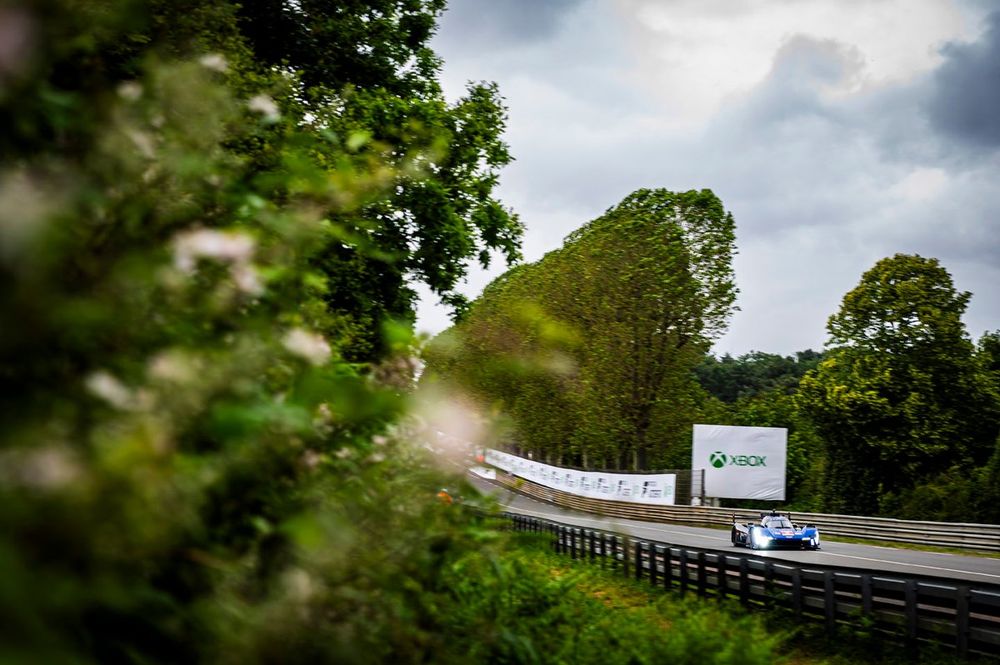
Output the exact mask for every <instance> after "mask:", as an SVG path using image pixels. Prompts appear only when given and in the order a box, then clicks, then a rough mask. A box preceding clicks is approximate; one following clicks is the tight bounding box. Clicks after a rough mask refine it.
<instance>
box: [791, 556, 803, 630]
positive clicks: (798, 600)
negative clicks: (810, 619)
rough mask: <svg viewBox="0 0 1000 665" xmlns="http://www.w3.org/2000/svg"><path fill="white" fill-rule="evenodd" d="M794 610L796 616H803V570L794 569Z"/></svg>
mask: <svg viewBox="0 0 1000 665" xmlns="http://www.w3.org/2000/svg"><path fill="white" fill-rule="evenodd" d="M792 612H794V613H795V617H796V618H800V617H801V616H802V571H801V570H799V569H798V568H793V569H792Z"/></svg>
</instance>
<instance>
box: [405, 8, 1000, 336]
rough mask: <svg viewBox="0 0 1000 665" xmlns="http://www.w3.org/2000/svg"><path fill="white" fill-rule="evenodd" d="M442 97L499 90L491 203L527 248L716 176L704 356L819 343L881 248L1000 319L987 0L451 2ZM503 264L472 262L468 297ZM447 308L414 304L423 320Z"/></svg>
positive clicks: (996, 60) (994, 102) (989, 326)
mask: <svg viewBox="0 0 1000 665" xmlns="http://www.w3.org/2000/svg"><path fill="white" fill-rule="evenodd" d="M450 4H451V7H450V9H449V10H448V12H447V13H446V14H445V16H444V18H443V20H442V22H441V26H440V30H439V33H438V35H437V37H436V39H435V42H434V46H435V49H436V50H437V51H438V53H439V54H440V55H441V56H442V57H443V58H444V61H445V66H444V70H443V82H444V85H445V90H446V93H447V94H448V95H449V97H451V98H456V97H458V96H459V95H461V93H462V91H463V89H464V86H465V82H466V81H469V80H491V81H496V82H497V83H498V84H499V85H500V90H501V92H502V94H503V95H504V97H505V98H506V101H507V104H508V106H509V110H510V121H509V126H508V131H507V135H506V138H507V141H508V142H509V143H510V146H511V149H512V152H513V154H514V156H515V158H516V160H517V161H516V162H514V163H513V164H512V165H510V166H509V167H507V169H505V171H504V173H503V177H502V185H501V188H500V192H499V193H500V197H501V198H502V199H503V200H504V201H505V203H507V204H508V205H510V206H512V207H513V208H514V209H515V211H516V212H517V213H518V214H520V216H521V219H522V221H523V222H524V224H525V226H526V233H525V238H524V254H525V258H526V260H528V261H534V260H537V259H539V258H540V257H541V256H542V255H543V254H544V253H545V252H547V251H550V250H552V249H555V248H557V247H558V246H559V245H560V244H561V243H562V240H563V238H564V237H565V236H566V235H567V234H568V233H569V232H570V231H572V230H574V229H575V228H577V227H579V226H580V225H582V224H583V223H585V222H587V221H589V220H591V219H593V218H595V217H597V216H599V215H600V214H601V213H602V212H603V211H604V210H605V209H607V208H608V207H610V206H612V205H614V204H615V203H617V202H618V201H620V200H621V199H622V198H623V197H624V196H625V195H627V194H628V193H629V192H631V191H633V190H635V189H638V188H640V187H665V188H667V189H672V190H687V189H694V188H698V189H700V188H710V189H712V190H713V191H714V192H715V193H716V194H717V195H718V196H719V197H720V198H721V199H722V200H723V202H724V203H725V205H726V207H727V208H728V209H729V210H730V211H732V213H733V216H734V217H735V219H736V224H737V245H738V248H739V255H738V257H737V259H736V264H735V267H736V277H737V282H738V285H739V288H740V291H741V293H740V297H739V306H740V308H741V311H739V312H738V313H737V314H736V315H735V316H734V317H733V320H732V323H731V325H730V328H729V332H728V333H727V334H726V335H725V336H724V337H722V338H721V339H720V340H719V341H718V342H717V344H716V346H715V349H716V351H717V352H719V353H724V352H729V353H733V354H742V353H746V352H748V351H751V350H760V351H768V352H772V353H782V354H791V353H793V352H795V351H798V350H802V349H805V348H814V349H818V348H820V347H822V346H823V344H824V342H825V340H826V333H825V325H826V319H827V317H828V316H830V314H832V313H834V312H835V311H836V310H837V309H838V307H839V304H840V300H841V298H842V297H843V295H844V293H845V292H847V291H848V290H849V289H851V288H853V287H854V286H855V285H856V284H857V283H858V281H859V279H860V277H861V274H862V273H863V272H864V271H865V270H867V269H868V268H870V267H871V266H872V265H873V264H874V263H875V261H877V260H878V259H880V258H882V257H885V256H890V255H892V254H894V253H897V252H904V253H919V254H921V255H924V256H933V257H936V258H938V259H940V260H941V262H942V263H943V264H944V266H945V267H946V268H947V269H948V270H949V271H950V272H951V274H952V276H953V277H954V279H955V282H956V285H957V287H958V288H959V289H962V290H967V291H971V292H972V293H973V298H972V301H971V303H970V306H969V309H968V312H967V314H966V317H965V321H966V324H967V326H968V328H969V332H970V333H971V335H972V336H973V337H974V338H978V336H979V335H980V334H981V333H982V332H983V331H985V330H995V329H998V328H1000V2H996V1H995V0H451V3H450ZM500 272H502V268H501V267H499V266H498V267H497V268H496V269H495V270H492V271H488V272H482V271H478V272H476V273H475V274H473V275H471V276H470V278H469V280H468V283H467V285H466V288H465V289H464V290H465V292H466V293H468V294H469V295H471V296H475V295H477V294H478V293H479V292H480V291H481V289H482V287H483V286H484V285H485V284H486V283H488V282H489V281H490V279H492V278H493V277H495V276H497V275H498V274H499V273H500ZM447 325H448V320H447V315H446V312H445V310H444V309H443V308H442V307H440V306H435V305H434V304H433V299H432V298H427V297H425V298H424V301H423V303H422V305H421V307H420V311H419V320H418V327H419V328H420V329H423V330H427V331H430V332H438V331H440V330H442V329H444V328H445V327H447Z"/></svg>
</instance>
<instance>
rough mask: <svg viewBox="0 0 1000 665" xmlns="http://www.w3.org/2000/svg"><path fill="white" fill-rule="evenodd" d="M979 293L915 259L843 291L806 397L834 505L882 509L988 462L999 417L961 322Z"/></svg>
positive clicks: (885, 263) (884, 265) (891, 264)
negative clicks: (926, 483) (917, 488)
mask: <svg viewBox="0 0 1000 665" xmlns="http://www.w3.org/2000/svg"><path fill="white" fill-rule="evenodd" d="M969 297H970V294H968V293H964V292H958V291H956V290H955V287H954V285H953V283H952V279H951V275H949V274H948V272H947V270H945V269H944V268H943V267H942V266H941V265H940V263H939V262H938V261H937V260H936V259H928V258H924V257H921V256H913V255H904V254H897V255H895V256H893V257H890V258H886V259H882V260H881V261H879V262H878V263H876V264H875V266H874V267H873V268H872V269H871V270H869V271H867V272H866V273H865V274H864V275H863V276H862V278H861V282H860V283H859V284H858V286H857V287H856V288H854V289H852V290H851V291H850V292H848V293H847V294H846V295H845V296H844V300H843V303H842V304H841V308H840V310H839V311H838V312H837V313H836V314H834V315H833V316H831V317H830V321H829V324H828V330H829V332H830V342H831V348H830V350H829V351H828V355H827V357H826V358H825V359H824V360H823V361H822V362H821V363H820V365H819V367H818V368H817V369H816V370H814V371H812V372H810V373H809V374H807V375H806V376H805V378H804V379H803V380H802V388H801V391H800V405H801V407H802V408H803V409H805V410H806V411H807V413H808V414H809V416H810V417H811V419H812V420H813V421H814V422H815V424H816V427H817V429H818V431H819V433H820V435H821V437H822V439H823V440H824V441H825V443H826V458H827V476H828V477H827V480H826V486H827V488H828V491H829V492H830V498H829V501H828V506H829V507H831V508H833V509H835V510H844V511H848V512H859V513H868V514H875V513H877V512H879V510H880V508H885V507H887V506H888V505H889V504H891V502H892V501H893V497H895V496H897V495H898V494H899V493H900V492H901V491H904V490H907V489H909V488H911V487H913V486H914V485H915V484H917V483H919V482H921V481H922V480H926V479H929V478H931V477H933V476H934V475H936V474H940V473H943V472H945V471H946V470H948V469H949V468H952V467H954V468H957V469H965V470H969V469H972V468H974V467H976V466H981V465H983V464H985V462H986V459H987V458H988V457H989V455H990V453H991V451H992V447H993V441H994V439H995V436H996V426H997V422H998V421H997V419H996V417H995V406H994V403H993V400H991V399H990V396H989V394H988V393H987V392H986V391H984V388H983V383H982V381H981V374H980V373H979V372H978V370H977V367H976V362H975V356H974V347H973V345H972V342H971V341H970V340H969V339H968V337H967V335H966V333H965V328H964V326H963V324H962V321H961V317H962V314H963V312H964V311H965V307H966V304H967V302H968V300H969ZM984 416H985V417H984ZM880 504H881V505H880Z"/></svg>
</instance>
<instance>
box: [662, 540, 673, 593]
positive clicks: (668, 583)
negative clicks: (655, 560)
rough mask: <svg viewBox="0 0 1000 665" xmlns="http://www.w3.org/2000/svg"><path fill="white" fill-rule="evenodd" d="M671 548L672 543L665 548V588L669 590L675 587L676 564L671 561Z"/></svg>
mask: <svg viewBox="0 0 1000 665" xmlns="http://www.w3.org/2000/svg"><path fill="white" fill-rule="evenodd" d="M671 549H672V548H671V547H670V545H667V546H666V547H665V548H664V549H663V588H664V589H666V590H667V591H671V590H673V588H674V566H673V564H672V563H671V562H670V558H671Z"/></svg>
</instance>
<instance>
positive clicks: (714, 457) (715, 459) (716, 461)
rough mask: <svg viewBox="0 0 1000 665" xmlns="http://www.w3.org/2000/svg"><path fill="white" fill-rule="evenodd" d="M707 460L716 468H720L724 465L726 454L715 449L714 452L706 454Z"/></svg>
mask: <svg viewBox="0 0 1000 665" xmlns="http://www.w3.org/2000/svg"><path fill="white" fill-rule="evenodd" d="M708 461H709V462H710V463H711V464H712V466H714V467H715V468H716V469H721V468H722V467H724V466H725V465H726V454H725V453H724V452H722V451H721V450H716V451H715V452H714V453H712V454H711V455H709V456H708Z"/></svg>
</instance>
